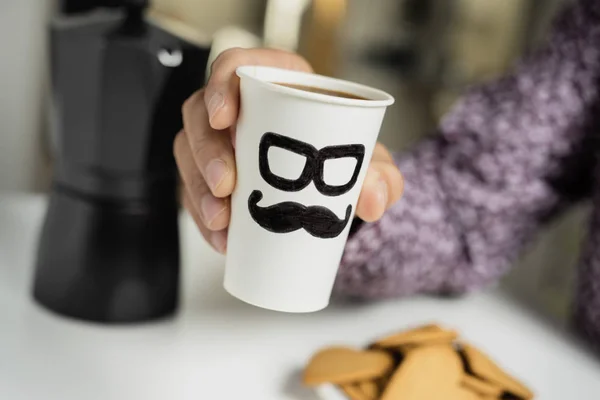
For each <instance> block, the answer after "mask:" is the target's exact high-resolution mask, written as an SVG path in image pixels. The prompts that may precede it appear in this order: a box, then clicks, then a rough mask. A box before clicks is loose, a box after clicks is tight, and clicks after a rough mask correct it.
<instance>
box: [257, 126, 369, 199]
mask: <svg viewBox="0 0 600 400" xmlns="http://www.w3.org/2000/svg"><path fill="white" fill-rule="evenodd" d="M271 147H279V148H281V149H284V150H288V151H291V152H293V153H296V154H298V155H301V156H304V157H305V158H306V164H305V165H304V169H303V170H302V173H301V174H300V177H299V178H297V179H287V178H283V177H281V176H278V175H275V174H274V173H273V172H272V171H271V168H270V166H269V157H268V153H269V149H270V148H271ZM340 158H354V159H356V166H355V167H354V171H353V173H352V177H351V178H350V180H349V181H348V182H346V183H345V184H343V185H328V184H327V183H325V181H324V170H325V161H327V160H335V159H340ZM364 158H365V146H363V145H362V144H348V145H339V146H327V147H324V148H322V149H321V150H317V149H316V148H315V147H314V146H312V145H310V144H308V143H306V142H303V141H301V140H297V139H292V138H290V137H287V136H283V135H279V134H277V133H273V132H267V133H265V134H264V135H263V136H262V138H261V140H260V145H259V156H258V160H259V170H260V175H261V176H262V177H263V179H264V180H265V182H267V183H268V184H269V185H271V186H273V187H274V188H276V189H279V190H283V191H285V192H297V191H300V190H302V189H304V188H305V187H307V186H308V185H309V184H310V182H311V181H312V182H314V184H315V187H316V188H317V190H318V191H319V192H320V193H322V194H323V195H325V196H340V195H342V194H344V193H347V192H348V191H349V190H351V189H352V188H353V187H354V185H355V184H356V180H357V179H358V175H359V173H360V169H361V167H362V163H363V161H364Z"/></svg>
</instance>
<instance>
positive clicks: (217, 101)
mask: <svg viewBox="0 0 600 400" xmlns="http://www.w3.org/2000/svg"><path fill="white" fill-rule="evenodd" d="M223 105H225V99H224V98H223V95H222V94H221V93H220V92H215V93H214V94H213V95H212V96H211V98H210V100H209V101H208V104H207V105H206V108H207V110H208V119H209V120H210V121H212V119H213V118H214V117H215V115H217V113H218V112H219V110H220V109H221V108H223Z"/></svg>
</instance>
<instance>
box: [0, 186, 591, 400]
mask: <svg viewBox="0 0 600 400" xmlns="http://www.w3.org/2000/svg"><path fill="white" fill-rule="evenodd" d="M44 206H45V198H43V197H33V196H0V399H3V400H4V399H6V400H21V399H43V400H53V399H60V400H94V399H98V400H111V399H118V400H128V399H140V400H151V399H169V400H171V399H173V400H175V399H190V400H191V399H193V400H204V399H232V400H233V399H257V400H286V399H295V400H310V399H313V400H314V398H315V397H314V394H313V393H312V392H311V391H309V390H307V389H305V388H303V387H302V385H301V384H300V383H299V371H300V369H301V368H302V366H303V365H304V363H305V362H306V360H307V358H308V357H309V356H310V355H311V354H312V353H313V352H314V351H315V350H317V349H318V348H320V347H321V346H327V345H330V344H333V343H347V344H351V345H360V344H364V343H366V342H367V341H369V340H370V339H371V338H373V337H376V336H378V335H381V334H383V333H386V332H389V331H393V330H396V329H401V328H404V327H407V326H410V325H415V324H420V323H425V322H430V321H438V322H441V323H444V324H446V325H448V326H450V327H454V328H456V329H459V330H460V331H461V332H463V333H464V337H465V338H466V339H468V340H470V341H471V342H473V343H475V344H477V345H479V346H480V347H482V348H483V349H484V350H485V351H487V352H488V353H489V354H490V355H491V356H493V357H494V358H495V359H496V360H497V361H498V362H499V363H500V364H501V365H502V366H504V367H506V368H507V369H508V370H510V371H511V372H513V373H514V374H515V375H516V376H518V377H519V378H521V379H522V380H523V381H525V382H526V383H527V384H529V385H530V386H531V387H532V388H533V389H534V390H535V392H536V393H537V394H538V398H539V399H544V400H553V399H556V400H559V399H561V400H562V399H577V400H584V399H597V398H598V397H599V395H600V362H599V361H598V360H597V359H596V358H594V357H592V356H590V355H589V354H588V351H586V350H585V349H584V348H582V347H580V346H578V345H577V344H575V342H574V341H572V340H571V339H570V338H569V336H568V335H566V334H564V333H563V332H560V330H558V329H556V328H553V327H551V326H550V325H549V324H547V323H546V322H545V321H543V320H542V319H540V318H538V317H536V316H535V315H533V314H530V313H529V312H528V311H526V310H525V309H523V308H521V307H520V306H519V305H518V304H517V303H515V302H514V301H512V300H511V299H509V298H508V297H507V296H506V295H504V294H503V293H502V292H501V291H499V290H493V291H489V292H487V293H483V294H477V295H471V296H469V297H466V298H463V299H460V300H452V301H449V300H446V301H442V300H434V299H427V298H412V299H406V300H402V301H388V302H381V303H376V304H363V305H345V306H344V305H334V306H330V307H329V308H328V309H326V310H325V311H322V312H319V313H315V314H308V315H291V314H280V313H275V312H270V311H265V310H261V309H257V308H253V307H251V306H248V305H245V304H243V303H241V302H239V301H237V300H236V299H234V298H232V297H230V296H229V295H228V294H227V293H225V292H224V290H223V289H222V286H221V279H222V274H223V270H222V266H223V259H222V257H220V256H218V255H216V254H215V253H213V252H212V251H210V250H208V248H207V247H206V246H205V245H204V244H203V242H202V240H201V238H200V236H199V234H198V233H197V231H196V230H195V228H194V227H193V225H192V222H191V220H190V219H189V218H188V217H187V216H186V215H184V216H182V219H181V222H182V223H181V229H182V248H183V257H182V259H183V292H184V293H183V303H182V308H181V311H180V313H179V314H178V315H177V317H176V318H174V319H170V320H166V321H162V322H158V323H152V324H145V325H140V326H134V327H131V326H130V327H106V326H99V325H94V324H87V323H81V322H76V321H73V320H68V319H64V318H61V317H57V316H56V315H53V314H50V313H48V312H47V311H45V310H44V309H42V308H40V307H39V306H37V305H36V304H35V303H34V302H33V301H32V300H31V297H30V284H31V276H32V265H33V264H34V255H35V243H36V240H37V234H38V231H39V228H40V224H41V221H42V217H43V212H44Z"/></svg>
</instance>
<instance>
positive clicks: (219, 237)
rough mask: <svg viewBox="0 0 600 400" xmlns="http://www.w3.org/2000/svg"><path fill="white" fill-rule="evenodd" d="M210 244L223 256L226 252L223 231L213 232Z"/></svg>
mask: <svg viewBox="0 0 600 400" xmlns="http://www.w3.org/2000/svg"><path fill="white" fill-rule="evenodd" d="M210 242H211V244H212V245H213V247H214V248H215V249H216V250H217V251H218V252H219V253H222V254H224V253H225V250H227V234H226V233H225V232H224V231H218V232H213V233H212V234H211V236H210Z"/></svg>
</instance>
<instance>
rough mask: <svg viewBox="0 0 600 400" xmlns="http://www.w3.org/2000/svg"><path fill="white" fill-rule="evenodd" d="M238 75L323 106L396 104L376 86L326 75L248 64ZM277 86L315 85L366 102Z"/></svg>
mask: <svg viewBox="0 0 600 400" xmlns="http://www.w3.org/2000/svg"><path fill="white" fill-rule="evenodd" d="M236 74H237V76H238V77H240V78H247V79H251V80H252V81H254V82H256V83H258V84H260V85H261V86H263V87H265V88H267V89H269V90H272V91H276V92H279V93H283V94H286V95H289V96H293V97H299V98H304V99H308V100H313V101H317V102H321V103H329V104H337V105H342V106H352V107H364V108H372V107H388V106H390V105H392V104H394V101H395V100H394V97H393V96H392V95H390V94H389V93H387V92H384V91H383V90H380V89H375V88H373V87H370V86H367V85H362V84H360V83H355V82H351V81H346V80H343V79H338V78H331V77H328V76H324V75H318V74H312V73H308V72H300V71H294V70H289V69H282V68H275V67H263V66H256V65H245V66H241V67H238V68H237V69H236ZM261 75H262V76H261ZM277 83H288V84H298V85H306V86H316V87H319V88H323V89H328V90H335V91H340V92H346V93H350V94H354V95H358V96H361V97H366V98H367V100H362V99H349V98H346V97H337V96H330V95H327V94H321V93H315V92H307V91H305V90H300V89H294V88H291V87H288V86H282V85H278V84H277Z"/></svg>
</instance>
